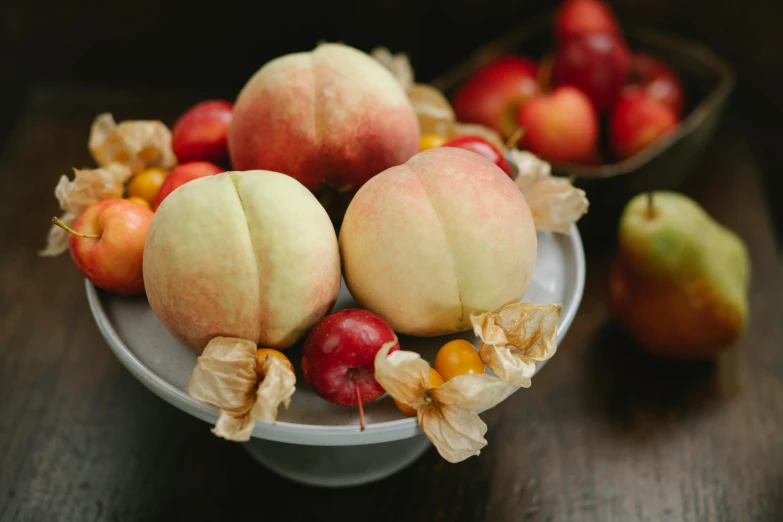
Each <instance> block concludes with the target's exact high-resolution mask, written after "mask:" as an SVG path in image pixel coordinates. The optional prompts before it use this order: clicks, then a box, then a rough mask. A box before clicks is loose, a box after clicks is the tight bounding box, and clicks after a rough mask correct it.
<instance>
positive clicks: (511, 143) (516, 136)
mask: <svg viewBox="0 0 783 522" xmlns="http://www.w3.org/2000/svg"><path fill="white" fill-rule="evenodd" d="M524 135H525V129H524V128H522V127H517V129H516V130H515V131H514V133H513V134H512V135H511V136H510V137H509V138H508V140H507V141H506V148H507V149H513V148H514V147H516V146H517V144H518V143H519V140H521V139H522V136H524Z"/></svg>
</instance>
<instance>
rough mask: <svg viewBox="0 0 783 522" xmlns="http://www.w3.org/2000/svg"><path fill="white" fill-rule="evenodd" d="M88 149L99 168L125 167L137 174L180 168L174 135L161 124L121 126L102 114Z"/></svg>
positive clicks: (95, 125)
mask: <svg viewBox="0 0 783 522" xmlns="http://www.w3.org/2000/svg"><path fill="white" fill-rule="evenodd" d="M88 147H89V149H90V152H91V153H92V157H93V158H95V161H96V162H97V163H98V165H100V166H105V165H108V164H109V163H122V164H123V165H127V166H128V168H130V169H131V171H132V172H134V173H136V172H139V171H142V170H144V169H145V168H147V167H160V168H162V169H165V170H169V169H171V168H172V167H173V166H174V165H176V164H177V158H176V156H175V155H174V151H173V150H172V148H171V131H170V130H169V129H168V127H166V126H165V125H164V124H163V122H160V121H146V120H136V121H123V122H120V123H119V124H117V123H116V122H115V121H114V118H113V117H112V115H111V114H109V113H104V114H100V115H98V116H97V117H96V118H95V120H94V121H93V123H92V128H91V129H90V140H89V142H88Z"/></svg>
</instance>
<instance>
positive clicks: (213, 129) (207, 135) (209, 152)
mask: <svg viewBox="0 0 783 522" xmlns="http://www.w3.org/2000/svg"><path fill="white" fill-rule="evenodd" d="M233 109H234V106H233V105H232V104H231V103H230V102H227V101H225V100H208V101H203V102H201V103H197V104H196V105H194V106H193V107H191V108H190V109H188V110H187V111H186V112H185V114H183V115H182V116H180V118H179V119H178V120H177V121H176V122H175V123H174V127H173V128H172V130H171V148H172V149H173V151H174V155H175V156H177V160H178V161H179V162H180V163H185V162H188V161H209V162H212V163H225V162H226V161H227V158H228V145H227V140H228V126H229V124H230V123H231V115H232V111H233Z"/></svg>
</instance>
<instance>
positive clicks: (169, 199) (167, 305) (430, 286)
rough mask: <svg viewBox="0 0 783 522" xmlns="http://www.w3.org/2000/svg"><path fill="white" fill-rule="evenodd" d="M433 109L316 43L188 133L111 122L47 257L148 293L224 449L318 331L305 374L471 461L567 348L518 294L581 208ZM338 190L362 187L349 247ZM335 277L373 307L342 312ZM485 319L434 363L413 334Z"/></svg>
mask: <svg viewBox="0 0 783 522" xmlns="http://www.w3.org/2000/svg"><path fill="white" fill-rule="evenodd" d="M428 97H429V99H432V98H433V97H434V99H436V100H438V101H437V103H440V104H441V107H444V106H445V107H447V106H448V102H445V105H444V104H443V101H442V99H441V96H440V95H439V93H437V92H436V91H434V90H433V89H431V88H429V87H427V86H423V85H407V86H406V85H405V84H404V83H403V82H401V81H399V77H395V76H394V75H393V74H392V73H391V72H390V71H389V70H388V69H387V68H385V67H384V66H383V65H382V64H381V63H380V62H379V61H378V60H376V59H373V58H372V57H371V56H368V55H367V54H365V53H362V52H360V51H358V50H356V49H353V48H350V47H347V46H344V45H336V44H322V45H319V46H318V47H317V48H316V49H315V50H314V51H312V52H311V53H297V54H290V55H286V56H283V57H280V58H277V59H275V60H272V61H271V62H269V63H267V64H266V65H264V66H263V67H262V68H261V69H260V70H259V71H258V72H257V73H256V74H255V75H254V76H253V77H252V78H251V79H250V80H249V81H248V83H247V84H246V85H245V87H244V88H243V89H242V91H241V92H240V93H239V96H238V97H237V100H236V103H235V104H233V105H232V104H230V103H228V102H223V101H207V102H202V103H199V104H197V105H195V106H194V107H192V108H191V109H190V110H188V111H187V112H186V113H185V114H184V115H183V116H182V117H181V118H180V119H179V120H178V121H177V122H176V124H175V125H174V127H173V131H172V132H170V131H169V130H168V128H166V126H165V125H163V124H162V123H161V122H159V121H124V122H120V123H119V124H117V123H115V122H114V120H113V118H112V117H111V115H109V114H103V115H100V116H98V117H97V118H96V120H95V122H94V124H93V127H92V130H91V134H90V138H89V148H90V151H91V153H92V155H93V157H94V159H95V160H96V163H97V164H98V167H97V168H95V169H87V170H77V171H76V173H75V176H74V179H73V180H69V179H68V178H67V177H65V176H63V177H62V178H61V180H60V183H59V184H58V186H57V189H56V191H55V194H56V196H57V198H58V200H59V201H60V206H61V208H62V210H63V211H64V214H63V215H62V216H61V217H60V218H56V219H55V221H56V226H55V227H54V228H53V229H52V231H50V236H49V246H48V247H47V249H46V251H45V253H46V254H48V255H54V254H57V253H61V252H62V251H64V249H65V248H66V246H65V245H66V244H67V248H68V249H70V252H71V256H72V257H73V259H74V261H75V262H76V264H77V266H78V267H79V269H80V270H81V271H82V273H83V274H84V275H85V277H87V278H88V279H89V280H90V281H92V282H93V283H94V284H95V285H96V286H99V287H100V288H102V289H104V290H108V291H111V292H115V293H120V294H141V293H145V294H146V297H147V300H148V301H149V304H150V307H151V308H152V310H153V312H154V313H155V314H156V316H157V317H158V318H159V320H160V321H161V323H162V324H163V325H164V326H165V327H166V328H167V329H168V330H169V331H170V332H171V334H172V335H173V336H175V337H176V338H177V339H178V340H179V341H181V342H182V343H183V344H185V345H187V346H189V347H191V348H192V349H193V350H195V351H196V352H197V353H199V354H200V356H199V358H198V361H197V363H196V367H195V369H194V371H193V374H192V378H191V381H190V384H189V388H188V390H189V393H190V395H191V396H193V397H195V398H197V399H198V400H201V401H204V402H207V403H210V404H213V405H215V406H217V407H218V408H219V409H220V417H219V419H218V421H217V424H216V425H215V427H214V429H213V431H214V433H215V434H217V435H219V436H221V437H224V438H227V439H230V440H247V439H248V438H249V437H250V436H251V432H252V431H253V426H254V424H255V422H257V421H271V422H274V420H275V419H276V417H277V412H278V408H279V406H280V405H283V406H287V405H288V403H289V401H290V400H291V399H292V396H293V394H294V390H295V384H296V377H295V373H294V369H293V365H292V364H291V362H290V361H289V360H288V359H287V358H286V357H285V355H283V354H282V353H281V351H282V350H285V349H287V348H289V347H291V346H292V345H294V344H296V343H297V342H299V341H300V340H302V339H305V341H304V354H303V357H302V361H301V364H302V366H301V369H302V373H303V375H304V377H305V380H306V381H307V383H308V384H309V385H310V386H311V387H312V389H313V390H314V391H315V392H316V393H317V394H319V395H320V396H321V397H323V398H325V399H327V400H329V401H332V402H334V403H336V404H341V405H359V408H360V410H359V411H360V427H361V429H364V421H363V406H362V404H363V403H364V402H370V401H373V400H375V399H377V398H378V397H380V396H381V395H382V394H383V393H388V394H389V395H391V396H392V398H393V399H394V400H395V401H396V402H397V404H398V406H399V408H400V410H401V411H402V412H403V413H405V414H408V415H412V414H416V416H417V418H418V422H419V423H420V425H421V426H422V429H423V431H424V432H425V433H426V434H427V435H428V436H429V437H430V439H431V440H432V441H433V443H434V444H435V446H436V447H437V448H438V450H439V451H440V452H441V454H442V455H443V456H444V457H445V458H446V459H448V460H450V461H453V462H456V461H459V460H463V459H465V458H467V457H469V456H471V455H474V454H477V453H478V451H479V450H480V449H481V448H482V447H483V446H484V445H486V440H484V438H483V434H484V432H485V431H486V425H484V423H483V422H482V421H481V419H480V418H479V417H478V415H477V414H476V413H475V410H477V409H486V408H491V407H493V406H494V405H496V404H497V403H498V402H500V401H501V400H503V399H504V398H505V397H506V396H507V395H508V394H509V393H510V391H511V390H512V389H513V386H524V387H526V386H529V385H530V377H531V376H532V374H533V373H534V372H535V368H536V364H538V363H540V362H541V361H543V360H546V359H548V358H549V357H551V356H552V355H553V354H554V351H555V348H556V345H557V340H556V327H557V323H558V319H559V316H560V305H533V304H531V303H522V305H520V304H519V301H520V300H521V299H522V298H523V297H524V295H525V292H526V291H527V288H528V286H529V285H530V282H531V280H532V276H533V271H534V268H535V262H536V255H537V248H538V239H537V234H536V232H537V230H547V231H555V232H561V233H569V231H570V230H571V228H572V225H573V223H574V222H575V221H576V220H578V219H579V218H580V217H581V216H582V214H584V212H585V211H586V209H587V201H586V199H585V198H584V193H583V192H582V191H580V190H578V189H575V188H574V187H573V186H571V184H570V183H569V182H567V181H566V180H562V179H555V178H553V177H552V176H551V173H550V171H549V165H548V164H547V163H545V162H542V161H541V160H539V159H538V158H536V157H535V156H533V155H531V154H528V153H524V152H520V151H516V150H515V151H511V153H509V155H508V156H506V155H505V153H506V152H507V151H506V150H505V148H504V147H503V145H502V144H501V145H497V144H496V143H494V142H493V140H494V139H495V138H494V137H493V135H492V134H488V133H487V131H486V129H483V128H481V127H477V126H474V127H470V126H468V127H462V126H459V125H458V124H455V125H454V126H453V128H452V130H454V132H453V133H451V135H450V136H449V137H450V138H451V139H450V140H449V141H445V142H444V143H439V144H438V145H443V146H433V147H427V146H425V145H426V139H422V134H423V131H425V130H428V129H429V128H430V126H431V125H434V126H438V125H439V124H440V122H442V121H443V119H442V116H443V115H442V114H438V113H437V111H436V112H434V113H433V112H427V109H426V108H427V103H421V102H422V100H426V99H428ZM422 108H424V109H423V110H422ZM428 117H431V121H430V123H427V118H428ZM447 117H448V116H447ZM452 123H454V122H452ZM430 134H432V133H430ZM447 134H448V133H447ZM420 148H421V149H428V150H423V151H420V150H419V149H420ZM229 164H230V166H231V169H233V170H228V171H225V172H224V170H226V169H225V166H227V165H229ZM512 164H513V165H514V168H512ZM327 195H332V196H334V195H337V196H338V197H342V196H346V195H347V196H349V197H348V201H349V202H350V203H349V204H347V208H346V209H344V212H339V213H338V214H339V216H338V217H339V220H340V221H342V225H341V227H340V229H339V239H338V236H337V233H336V230H335V229H336V227H335V226H334V224H333V222H332V220H330V216H329V214H328V213H327V209H326V208H325V206H328V204H327V202H328V201H329V199H330V198H329V197H326V196H327ZM528 202H529V203H528ZM325 204H326V205H325ZM332 210H333V211H334V208H332ZM333 216H334V214H333ZM63 230H67V231H68V232H69V233H70V235H66V234H65V232H64V231H63ZM341 276H342V277H344V279H345V282H346V284H347V286H348V288H349V290H350V291H351V294H352V295H353V297H354V298H355V299H356V301H357V303H358V304H359V305H360V306H361V307H362V309H351V310H343V311H338V312H335V313H331V314H329V312H330V311H331V309H332V308H333V305H334V303H335V302H336V299H337V295H338V292H339V290H340V286H341ZM508 303H516V304H511V305H508ZM471 328H472V329H473V330H474V332H475V334H476V336H477V337H478V339H479V340H480V349H479V351H477V350H476V349H475V347H474V346H473V344H471V343H469V342H467V341H461V342H457V341H455V342H452V343H448V344H446V345H445V346H444V347H443V348H442V349H441V351H440V352H439V353H438V356H437V358H436V360H435V361H434V363H435V368H434V369H431V368H430V367H429V364H428V363H427V362H426V361H423V360H422V359H421V357H420V356H419V355H418V354H415V353H413V352H408V351H405V350H401V349H400V345H399V341H398V338H397V333H400V334H406V335H416V336H428V337H429V336H437V335H444V334H453V333H457V332H462V331H467V330H470V329H471ZM520 332H521V334H520ZM525 332H529V333H525ZM485 365H486V366H487V368H489V369H490V370H491V373H485V371H484V368H485ZM445 419H449V420H448V421H446V420H445Z"/></svg>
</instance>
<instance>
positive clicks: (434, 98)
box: [408, 83, 456, 136]
mask: <svg viewBox="0 0 783 522" xmlns="http://www.w3.org/2000/svg"><path fill="white" fill-rule="evenodd" d="M408 99H409V100H410V102H411V105H413V110H414V111H416V117H417V118H418V119H419V130H420V131H421V134H422V135H424V134H437V135H439V136H448V135H449V134H450V132H451V128H452V126H453V125H454V124H455V122H456V117H455V116H454V109H452V108H451V104H450V103H449V100H447V99H446V96H444V95H443V93H442V92H440V91H439V90H438V89H436V88H435V87H432V86H431V85H426V84H422V83H417V84H414V85H411V86H410V88H409V89H408Z"/></svg>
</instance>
